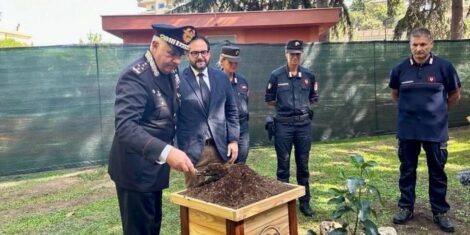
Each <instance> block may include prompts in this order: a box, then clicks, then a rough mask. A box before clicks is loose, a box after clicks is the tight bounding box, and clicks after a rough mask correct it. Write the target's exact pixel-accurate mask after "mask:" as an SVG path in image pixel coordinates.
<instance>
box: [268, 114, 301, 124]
mask: <svg viewBox="0 0 470 235" xmlns="http://www.w3.org/2000/svg"><path fill="white" fill-rule="evenodd" d="M309 118H310V117H309V116H308V113H306V114H302V115H298V116H291V117H279V116H277V117H274V121H276V122H279V123H294V122H300V121H305V120H307V119H309Z"/></svg>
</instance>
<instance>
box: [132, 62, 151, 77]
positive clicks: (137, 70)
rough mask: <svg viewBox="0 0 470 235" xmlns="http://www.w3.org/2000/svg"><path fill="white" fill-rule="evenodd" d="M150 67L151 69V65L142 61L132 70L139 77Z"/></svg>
mask: <svg viewBox="0 0 470 235" xmlns="http://www.w3.org/2000/svg"><path fill="white" fill-rule="evenodd" d="M148 67H149V63H147V61H141V62H139V63H137V64H135V65H134V66H132V68H131V69H132V71H134V73H136V74H137V75H139V74H141V73H142V72H144V71H145V70H146V69H147V68H148Z"/></svg>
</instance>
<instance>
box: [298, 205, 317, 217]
mask: <svg viewBox="0 0 470 235" xmlns="http://www.w3.org/2000/svg"><path fill="white" fill-rule="evenodd" d="M299 209H300V212H302V214H304V215H305V216H307V217H313V214H314V213H313V210H312V208H311V207H310V204H308V203H306V202H304V203H300V205H299Z"/></svg>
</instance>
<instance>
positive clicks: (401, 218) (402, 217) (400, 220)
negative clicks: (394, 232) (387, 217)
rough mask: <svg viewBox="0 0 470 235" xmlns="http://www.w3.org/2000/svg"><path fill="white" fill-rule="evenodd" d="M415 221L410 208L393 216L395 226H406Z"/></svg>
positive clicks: (402, 209) (403, 209)
mask: <svg viewBox="0 0 470 235" xmlns="http://www.w3.org/2000/svg"><path fill="white" fill-rule="evenodd" d="M411 219H413V211H412V210H410V209H408V208H401V209H400V211H399V212H397V213H396V214H395V216H393V223H394V224H404V223H406V222H408V221H410V220H411Z"/></svg>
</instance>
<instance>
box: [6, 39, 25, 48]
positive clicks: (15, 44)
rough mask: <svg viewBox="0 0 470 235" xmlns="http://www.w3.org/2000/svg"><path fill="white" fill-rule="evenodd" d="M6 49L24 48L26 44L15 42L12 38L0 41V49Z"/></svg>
mask: <svg viewBox="0 0 470 235" xmlns="http://www.w3.org/2000/svg"><path fill="white" fill-rule="evenodd" d="M6 47H26V44H24V43H22V42H20V41H17V40H15V39H13V38H7V39H3V40H0V48H6Z"/></svg>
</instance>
